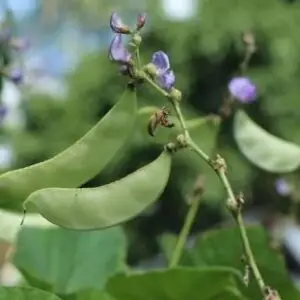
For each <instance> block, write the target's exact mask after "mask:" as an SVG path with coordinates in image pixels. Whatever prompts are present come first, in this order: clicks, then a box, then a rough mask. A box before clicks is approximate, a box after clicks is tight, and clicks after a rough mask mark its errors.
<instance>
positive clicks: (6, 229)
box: [0, 209, 54, 243]
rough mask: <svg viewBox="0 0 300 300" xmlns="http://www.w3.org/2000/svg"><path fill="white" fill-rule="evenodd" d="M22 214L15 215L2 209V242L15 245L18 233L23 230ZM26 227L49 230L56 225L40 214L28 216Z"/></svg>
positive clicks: (0, 224) (0, 212)
mask: <svg viewBox="0 0 300 300" xmlns="http://www.w3.org/2000/svg"><path fill="white" fill-rule="evenodd" d="M21 220H22V214H18V213H13V212H9V211H5V210H2V209H0V240H2V241H6V242H8V243H13V242H14V241H15V239H16V237H17V234H18V232H19V231H20V229H21V228H22V227H21V225H20V223H21ZM26 226H28V227H38V228H49V227H53V226H54V225H53V224H52V223H50V222H48V221H47V220H45V219H44V218H43V217H42V216H41V215H39V214H28V215H27V216H26Z"/></svg>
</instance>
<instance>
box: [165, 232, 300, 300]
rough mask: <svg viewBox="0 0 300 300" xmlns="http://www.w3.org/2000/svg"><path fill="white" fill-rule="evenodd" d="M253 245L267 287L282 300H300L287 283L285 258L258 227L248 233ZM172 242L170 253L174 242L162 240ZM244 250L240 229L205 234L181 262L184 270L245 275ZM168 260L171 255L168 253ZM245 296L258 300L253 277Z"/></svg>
mask: <svg viewBox="0 0 300 300" xmlns="http://www.w3.org/2000/svg"><path fill="white" fill-rule="evenodd" d="M247 233H248V237H249V239H250V244H251V246H252V250H253V252H254V256H255V259H256V262H257V264H258V267H259V270H260V271H261V273H262V275H263V278H264V279H265V281H266V283H267V284H268V285H270V286H272V287H273V288H276V289H278V290H279V292H280V294H281V296H282V297H283V299H293V300H297V299H300V294H299V292H298V291H297V290H296V289H295V288H294V287H293V286H292V284H291V282H290V280H289V279H288V275H287V272H286V270H285V267H284V263H283V260H282V257H281V256H280V255H279V254H278V253H276V252H274V251H273V250H271V249H270V246H269V244H268V239H267V236H266V233H265V232H264V231H263V230H262V229H261V228H259V227H250V228H248V230H247ZM162 241H163V242H164V244H166V243H168V242H169V245H168V246H167V247H168V249H169V248H171V247H173V245H174V238H171V237H170V236H169V235H168V236H167V238H164V239H163V240H162ZM242 254H243V248H242V244H241V239H240V235H239V232H238V229H237V228H234V229H232V228H230V229H221V230H214V231H210V232H206V233H204V234H202V235H201V236H199V237H198V238H197V239H196V241H195V245H194V246H193V248H191V249H186V250H185V252H184V255H183V257H182V260H181V264H182V265H184V266H200V267H208V266H226V267H232V268H235V269H237V270H239V271H240V272H241V274H243V272H244V265H243V264H242V262H241V257H242ZM166 256H167V257H168V256H169V254H168V252H166ZM245 294H246V295H247V296H249V297H250V298H251V299H259V297H260V293H259V290H258V287H257V286H256V283H255V281H254V279H253V277H251V281H250V288H249V289H246V290H245Z"/></svg>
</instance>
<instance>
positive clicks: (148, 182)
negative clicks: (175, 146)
mask: <svg viewBox="0 0 300 300" xmlns="http://www.w3.org/2000/svg"><path fill="white" fill-rule="evenodd" d="M170 168H171V155H170V154H169V153H168V152H166V151H164V152H163V153H162V154H161V155H160V156H159V157H158V158H156V159H155V160H154V161H153V162H151V163H150V164H148V165H146V166H144V167H142V168H140V169H139V170H137V171H135V172H133V173H131V174H129V175H127V176H126V177H124V178H122V179H120V180H118V181H115V182H112V183H110V184H107V185H103V186H101V187H97V188H83V189H64V188H47V189H42V190H38V191H35V192H34V193H32V194H31V195H30V196H29V197H28V198H27V199H26V201H25V203H24V207H25V208H26V206H27V205H28V204H32V206H34V207H35V208H36V209H37V211H38V212H39V213H40V214H41V215H42V216H43V217H44V218H46V219H47V220H48V221H50V222H52V223H53V224H56V225H58V226H61V227H64V228H67V229H75V230H96V229H102V228H106V227H110V226H114V225H117V224H120V223H123V222H125V221H127V220H129V219H131V218H133V217H135V216H136V215H137V214H139V213H141V212H142V211H143V210H145V209H146V208H147V207H148V206H149V205H151V204H152V203H154V201H155V200H156V199H158V197H159V196H160V195H161V193H162V192H163V190H164V188H165V186H166V184H167V182H168V178H169V174H170ZM25 222H26V220H25Z"/></svg>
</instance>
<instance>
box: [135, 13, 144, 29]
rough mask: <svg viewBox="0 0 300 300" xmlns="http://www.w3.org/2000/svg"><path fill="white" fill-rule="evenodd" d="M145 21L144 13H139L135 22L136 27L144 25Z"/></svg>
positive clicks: (139, 27) (140, 27)
mask: <svg viewBox="0 0 300 300" xmlns="http://www.w3.org/2000/svg"><path fill="white" fill-rule="evenodd" d="M145 23H146V14H139V15H138V17H137V22H136V29H137V30H140V29H142V28H143V27H144V25H145Z"/></svg>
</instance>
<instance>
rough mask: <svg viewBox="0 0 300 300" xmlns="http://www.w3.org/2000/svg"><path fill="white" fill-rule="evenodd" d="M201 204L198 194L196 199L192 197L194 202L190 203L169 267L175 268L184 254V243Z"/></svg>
mask: <svg viewBox="0 0 300 300" xmlns="http://www.w3.org/2000/svg"><path fill="white" fill-rule="evenodd" d="M199 205H200V196H197V197H195V198H194V199H192V202H191V204H190V208H189V210H188V213H187V215H186V217H185V220H184V224H183V227H182V229H181V231H180V234H179V237H178V239H177V242H176V246H175V249H174V251H173V254H172V257H171V260H170V263H169V268H174V267H176V266H177V265H178V262H179V260H180V257H181V255H182V251H183V248H184V245H185V243H186V240H187V238H188V235H189V233H190V230H191V228H192V225H193V223H194V220H195V217H196V215H197V212H198V208H199Z"/></svg>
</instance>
